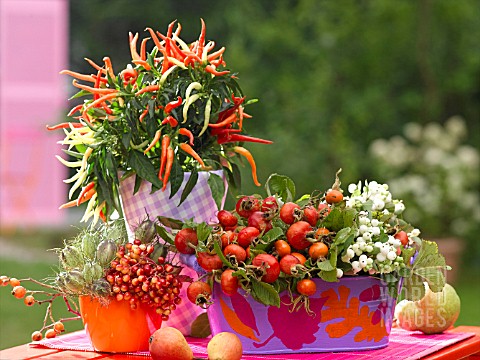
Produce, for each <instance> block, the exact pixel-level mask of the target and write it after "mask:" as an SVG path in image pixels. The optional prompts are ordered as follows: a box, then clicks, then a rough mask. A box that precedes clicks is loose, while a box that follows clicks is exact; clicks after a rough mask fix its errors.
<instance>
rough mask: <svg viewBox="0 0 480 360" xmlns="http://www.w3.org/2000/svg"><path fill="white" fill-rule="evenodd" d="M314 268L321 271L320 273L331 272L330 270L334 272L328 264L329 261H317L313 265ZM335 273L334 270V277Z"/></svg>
mask: <svg viewBox="0 0 480 360" xmlns="http://www.w3.org/2000/svg"><path fill="white" fill-rule="evenodd" d="M315 267H316V268H317V269H319V270H322V271H332V270H335V268H334V267H333V266H332V264H331V263H330V261H319V262H317V263H316V264H315ZM336 274H337V272H336V270H335V276H337V275H336Z"/></svg>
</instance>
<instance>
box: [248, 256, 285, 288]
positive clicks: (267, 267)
mask: <svg viewBox="0 0 480 360" xmlns="http://www.w3.org/2000/svg"><path fill="white" fill-rule="evenodd" d="M252 265H254V266H257V267H259V268H261V269H263V270H264V271H265V275H263V277H262V281H265V282H266V283H273V282H274V281H275V280H277V279H278V276H279V275H280V264H279V263H278V260H277V259H276V258H275V257H274V256H272V255H270V254H259V255H257V256H255V257H254V258H253V260H252Z"/></svg>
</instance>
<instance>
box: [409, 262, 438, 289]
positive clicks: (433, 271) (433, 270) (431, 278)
mask: <svg viewBox="0 0 480 360" xmlns="http://www.w3.org/2000/svg"><path fill="white" fill-rule="evenodd" d="M413 272H414V273H415V275H417V276H419V277H421V278H422V279H423V280H424V281H426V282H427V283H428V287H429V288H430V290H432V291H433V292H439V291H442V290H443V288H444V286H445V275H444V274H443V272H442V271H441V270H440V268H438V267H424V268H420V269H414V270H413Z"/></svg>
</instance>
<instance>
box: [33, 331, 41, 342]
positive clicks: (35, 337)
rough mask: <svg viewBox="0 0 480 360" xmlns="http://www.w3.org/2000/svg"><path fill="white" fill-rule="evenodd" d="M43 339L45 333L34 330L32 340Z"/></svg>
mask: <svg viewBox="0 0 480 360" xmlns="http://www.w3.org/2000/svg"><path fill="white" fill-rule="evenodd" d="M42 339H43V335H42V333H41V332H40V331H34V332H33V333H32V341H40V340H42Z"/></svg>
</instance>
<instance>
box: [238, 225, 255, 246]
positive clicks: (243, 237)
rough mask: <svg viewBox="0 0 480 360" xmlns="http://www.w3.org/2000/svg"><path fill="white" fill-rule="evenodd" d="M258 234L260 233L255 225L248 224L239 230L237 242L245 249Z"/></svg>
mask: <svg viewBox="0 0 480 360" xmlns="http://www.w3.org/2000/svg"><path fill="white" fill-rule="evenodd" d="M258 235H260V230H258V229H257V228H256V227H253V226H248V227H246V228H243V229H242V230H240V232H239V233H238V236H237V242H238V244H239V245H240V246H241V247H243V248H245V249H246V248H247V247H249V246H250V244H251V243H252V242H253V241H254V240H256V239H257V237H258Z"/></svg>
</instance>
